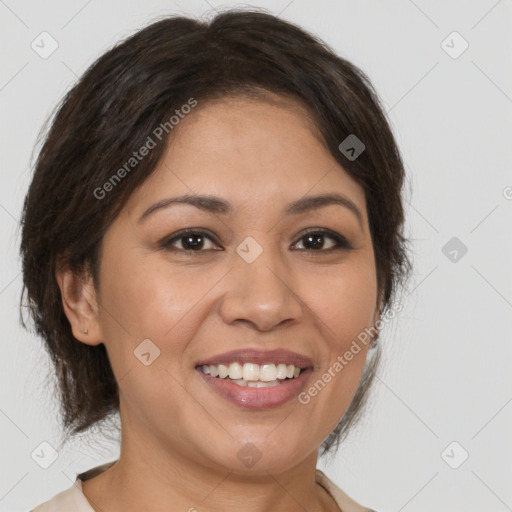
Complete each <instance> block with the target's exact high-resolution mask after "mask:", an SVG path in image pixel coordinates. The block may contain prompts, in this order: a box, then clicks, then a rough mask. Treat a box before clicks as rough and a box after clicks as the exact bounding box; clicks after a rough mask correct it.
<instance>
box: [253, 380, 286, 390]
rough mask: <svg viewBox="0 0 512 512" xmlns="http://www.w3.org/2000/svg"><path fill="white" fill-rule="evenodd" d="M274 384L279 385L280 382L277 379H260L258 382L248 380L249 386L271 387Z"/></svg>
mask: <svg viewBox="0 0 512 512" xmlns="http://www.w3.org/2000/svg"><path fill="white" fill-rule="evenodd" d="M272 386H279V382H278V381H277V380H273V381H270V382H261V381H260V380H259V381H257V382H248V383H247V387H248V388H270V387H272Z"/></svg>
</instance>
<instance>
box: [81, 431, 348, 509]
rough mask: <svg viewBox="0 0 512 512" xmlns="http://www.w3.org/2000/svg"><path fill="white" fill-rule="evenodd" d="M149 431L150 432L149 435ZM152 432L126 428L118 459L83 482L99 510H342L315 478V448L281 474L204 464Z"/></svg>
mask: <svg viewBox="0 0 512 512" xmlns="http://www.w3.org/2000/svg"><path fill="white" fill-rule="evenodd" d="M146 434H147V433H146ZM149 439H150V436H147V435H146V436H141V437H140V436H135V435H133V433H130V432H129V431H128V432H124V431H123V437H122V442H121V454H120V457H119V460H118V461H117V462H116V463H115V464H114V465H113V466H112V467H111V468H109V469H108V470H106V471H105V472H104V473H102V474H100V475H99V476H97V477H94V478H92V479H90V480H86V481H85V482H83V485H82V489H83V493H84V495H85V496H86V498H87V499H88V500H89V502H90V504H91V506H92V507H93V509H94V510H95V511H97V512H99V511H101V512H115V511H117V510H119V511H121V510H122V511H123V512H132V511H133V512H135V511H137V512H138V511H140V510H152V511H154V512H160V511H162V512H164V511H165V512H168V510H169V504H172V509H173V510H183V511H188V512H197V511H201V512H223V511H225V510H237V511H240V512H266V511H268V510H273V511H276V512H279V511H283V512H284V511H289V510H300V509H302V510H319V511H333V510H339V509H338V507H337V506H336V505H335V503H334V501H333V500H332V498H331V497H330V496H329V495H328V494H327V492H326V491H325V490H324V489H323V488H322V487H321V486H319V485H318V484H316V481H315V470H316V462H317V456H318V453H317V451H315V452H313V453H311V454H310V455H309V456H307V457H306V458H305V459H304V460H302V461H301V462H300V463H299V464H298V465H297V466H294V467H293V468H290V469H289V470H286V471H284V472H281V473H279V474H273V473H271V472H267V471H263V472H258V473H256V472H254V473H251V472H249V473H239V472H236V471H230V470H228V469H224V470H223V469H222V468H213V467H205V465H204V464H200V463H197V462H195V461H193V460H191V459H190V457H185V456H184V455H183V454H181V453H179V452H176V451H170V450H167V449H166V450H162V448H161V447H158V448H157V447H156V446H152V445H151V442H150V441H149Z"/></svg>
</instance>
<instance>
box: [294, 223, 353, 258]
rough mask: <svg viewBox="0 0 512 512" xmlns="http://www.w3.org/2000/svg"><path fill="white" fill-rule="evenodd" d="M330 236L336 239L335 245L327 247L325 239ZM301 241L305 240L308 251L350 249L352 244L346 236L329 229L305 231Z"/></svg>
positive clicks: (332, 239)
mask: <svg viewBox="0 0 512 512" xmlns="http://www.w3.org/2000/svg"><path fill="white" fill-rule="evenodd" d="M326 238H330V239H331V241H334V245H333V246H332V245H331V247H328V248H327V249H325V247H324V245H325V239H326ZM299 241H304V246H305V249H304V250H306V251H309V252H328V251H335V250H348V249H352V246H351V245H350V244H349V243H348V242H347V240H346V238H345V237H343V236H342V235H340V234H338V233H335V232H333V231H330V230H327V229H316V228H315V229H311V230H310V231H308V232H306V233H303V234H302V236H301V238H300V239H299Z"/></svg>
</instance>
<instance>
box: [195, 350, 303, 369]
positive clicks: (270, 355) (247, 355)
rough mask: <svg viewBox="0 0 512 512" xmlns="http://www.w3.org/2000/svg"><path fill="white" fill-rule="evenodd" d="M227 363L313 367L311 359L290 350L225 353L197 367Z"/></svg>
mask: <svg viewBox="0 0 512 512" xmlns="http://www.w3.org/2000/svg"><path fill="white" fill-rule="evenodd" d="M226 363H227V364H230V363H240V364H244V363H255V364H266V363H274V364H293V365H294V366H295V367H296V368H309V367H311V366H313V363H312V361H311V359H310V358H309V357H307V356H304V355H302V354H297V353H296V352H291V351H290V350H285V349H275V350H258V349H252V348H242V349H238V350H231V351H229V352H224V353H223V354H217V355H215V356H212V357H209V358H208V359H202V360H201V361H199V362H197V363H196V366H203V365H219V364H226Z"/></svg>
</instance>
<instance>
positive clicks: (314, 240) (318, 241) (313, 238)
mask: <svg viewBox="0 0 512 512" xmlns="http://www.w3.org/2000/svg"><path fill="white" fill-rule="evenodd" d="M306 240H307V244H306V245H310V248H312V249H315V248H318V246H319V247H322V245H323V243H322V241H323V235H321V234H316V235H306ZM310 242H311V243H310Z"/></svg>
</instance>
